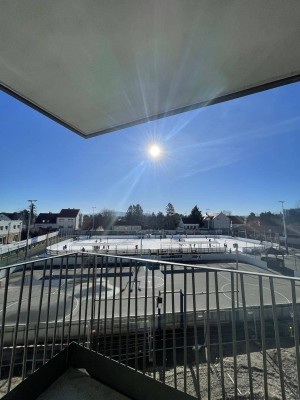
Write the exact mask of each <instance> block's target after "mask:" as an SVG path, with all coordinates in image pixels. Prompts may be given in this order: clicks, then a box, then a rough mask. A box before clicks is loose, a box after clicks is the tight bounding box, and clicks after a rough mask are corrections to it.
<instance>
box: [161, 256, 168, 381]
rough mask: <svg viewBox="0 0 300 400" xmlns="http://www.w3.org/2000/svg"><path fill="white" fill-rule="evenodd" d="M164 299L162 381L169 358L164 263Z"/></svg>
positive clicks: (165, 267) (165, 268) (164, 377)
mask: <svg viewBox="0 0 300 400" xmlns="http://www.w3.org/2000/svg"><path fill="white" fill-rule="evenodd" d="M163 268H164V278H163V279H164V289H163V290H164V299H163V316H164V317H163V363H162V364H163V376H162V382H163V383H165V381H166V360H167V352H166V347H167V346H166V333H167V323H168V321H167V276H168V274H167V266H166V264H164V266H163Z"/></svg>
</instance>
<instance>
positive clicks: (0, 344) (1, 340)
mask: <svg viewBox="0 0 300 400" xmlns="http://www.w3.org/2000/svg"><path fill="white" fill-rule="evenodd" d="M9 272H10V268H6V270H5V286H4V298H3V309H2V321H1V335H0V377H1V376H2V358H3V343H4V333H5V318H6V307H7V296H8V284H9Z"/></svg>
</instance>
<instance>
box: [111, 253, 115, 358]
mask: <svg viewBox="0 0 300 400" xmlns="http://www.w3.org/2000/svg"><path fill="white" fill-rule="evenodd" d="M116 269H117V267H116V259H115V265H114V284H113V298H112V311H111V326H110V358H113V343H114V322H115V302H116V284H117V277H116Z"/></svg>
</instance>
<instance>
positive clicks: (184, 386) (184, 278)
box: [182, 267, 187, 393]
mask: <svg viewBox="0 0 300 400" xmlns="http://www.w3.org/2000/svg"><path fill="white" fill-rule="evenodd" d="M183 272H184V275H183V299H182V300H183V302H184V303H183V308H184V309H183V391H184V393H186V391H187V380H186V378H187V376H186V375H187V297H186V293H187V276H186V274H187V271H186V267H184V270H183Z"/></svg>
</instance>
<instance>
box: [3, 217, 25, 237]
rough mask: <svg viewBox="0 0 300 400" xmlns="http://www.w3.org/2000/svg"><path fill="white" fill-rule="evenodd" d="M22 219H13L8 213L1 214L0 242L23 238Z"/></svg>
mask: <svg viewBox="0 0 300 400" xmlns="http://www.w3.org/2000/svg"><path fill="white" fill-rule="evenodd" d="M21 232H22V221H21V220H19V219H18V220H14V219H11V218H10V217H9V216H8V215H7V214H0V244H8V243H12V242H18V241H20V240H21Z"/></svg>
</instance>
